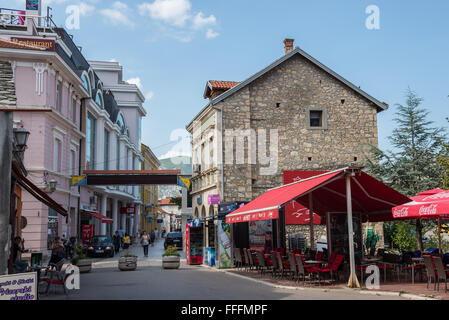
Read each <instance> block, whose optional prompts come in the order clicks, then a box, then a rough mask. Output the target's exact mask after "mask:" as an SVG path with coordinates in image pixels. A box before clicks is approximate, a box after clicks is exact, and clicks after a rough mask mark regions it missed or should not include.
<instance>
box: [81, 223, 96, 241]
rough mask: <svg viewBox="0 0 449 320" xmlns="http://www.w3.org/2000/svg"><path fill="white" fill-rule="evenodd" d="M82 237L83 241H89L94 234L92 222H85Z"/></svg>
mask: <svg viewBox="0 0 449 320" xmlns="http://www.w3.org/2000/svg"><path fill="white" fill-rule="evenodd" d="M81 232H82V234H81V239H82V242H83V243H88V242H89V241H90V239H91V238H92V237H93V236H94V226H93V225H92V224H85V225H83V226H82V229H81Z"/></svg>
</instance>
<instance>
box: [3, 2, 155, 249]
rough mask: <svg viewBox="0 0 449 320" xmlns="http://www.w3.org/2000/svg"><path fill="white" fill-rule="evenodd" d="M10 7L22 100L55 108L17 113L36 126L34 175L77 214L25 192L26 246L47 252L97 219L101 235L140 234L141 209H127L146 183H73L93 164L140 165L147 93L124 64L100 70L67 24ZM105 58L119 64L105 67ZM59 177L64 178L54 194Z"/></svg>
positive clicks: (7, 33)
mask: <svg viewBox="0 0 449 320" xmlns="http://www.w3.org/2000/svg"><path fill="white" fill-rule="evenodd" d="M24 2H25V1H24ZM3 12H5V11H4V10H2V13H3ZM10 12H11V14H10V20H9V21H7V22H6V24H5V25H4V26H2V28H1V29H0V59H1V60H5V61H9V62H10V63H11V65H12V67H13V72H14V83H15V86H16V95H17V106H18V108H21V109H27V110H29V109H33V108H35V109H36V108H39V109H46V110H48V111H47V112H42V111H39V112H14V123H15V125H16V126H23V127H24V128H26V129H27V130H29V131H30V132H31V134H30V138H29V140H28V149H27V151H26V152H25V160H24V164H25V167H26V169H27V171H28V172H29V175H28V178H29V179H30V180H32V182H33V183H35V184H36V185H37V186H39V187H40V188H41V189H43V190H46V192H48V193H51V197H52V198H53V199H54V200H55V201H56V202H58V203H59V204H60V205H61V206H62V207H64V208H67V209H68V210H67V211H68V212H69V217H68V219H66V218H65V217H62V216H58V214H57V213H56V212H55V211H53V210H52V209H49V208H48V207H46V206H45V205H43V204H42V203H40V202H38V201H37V200H35V199H34V198H32V197H31V196H30V195H28V194H27V193H26V192H25V194H24V196H23V210H22V215H23V216H25V217H26V218H27V221H28V224H27V226H26V227H25V228H24V229H23V230H22V235H23V237H24V238H25V241H26V247H27V248H28V249H32V250H39V251H44V252H45V250H47V246H48V242H49V241H51V240H52V239H53V238H54V237H55V236H56V235H59V236H63V237H67V238H68V237H70V236H79V235H80V234H81V230H82V228H83V227H82V226H83V225H92V226H93V229H94V233H95V234H109V235H110V234H111V233H113V232H114V231H115V230H118V229H121V230H124V231H125V232H128V233H131V234H135V233H136V231H137V230H138V225H137V224H138V221H139V212H138V211H137V212H135V214H134V215H127V214H122V215H121V214H120V211H121V210H120V209H121V208H122V207H134V206H135V207H136V208H139V206H138V204H139V203H140V192H139V190H138V189H139V188H138V187H123V186H121V187H118V186H108V187H100V186H99V187H95V186H83V187H71V177H72V176H73V175H81V174H83V171H84V170H85V169H100V170H104V169H105V170H108V169H109V170H115V169H123V170H126V169H136V170H137V169H140V163H141V161H142V160H143V158H142V156H141V152H140V123H141V118H142V117H143V116H145V115H146V112H145V110H144V109H143V107H142V104H143V102H144V98H143V95H142V93H141V92H140V90H139V89H138V88H137V87H136V86H135V85H130V84H127V83H125V82H123V81H122V79H121V72H122V71H121V69H122V67H121V66H120V65H119V64H118V63H115V64H113V65H112V64H111V65H108V63H101V62H95V63H94V64H95V68H97V69H98V72H97V71H96V70H95V68H93V67H92V65H91V64H90V63H89V62H88V61H87V60H86V59H85V58H84V56H83V55H82V53H81V52H80V50H79V49H78V47H77V45H76V44H75V43H74V42H73V40H72V37H71V36H70V35H69V34H67V32H66V31H65V30H64V29H62V28H57V27H56V26H51V25H40V24H39V22H44V21H45V20H44V19H38V18H36V17H35V15H36V14H37V13H34V12H30V11H27V16H26V18H25V19H24V22H25V23H22V22H21V20H20V19H18V17H19V16H18V14H19V13H18V11H17V12H15V11H10ZM39 20H40V21H39ZM103 64H104V65H105V66H108V67H110V69H111V70H109V71H104V70H101V66H102V65H103ZM108 72H109V73H108ZM114 77H116V78H114ZM103 82H104V83H103ZM51 180H55V181H57V187H56V190H53V192H51V191H52V190H49V182H50V181H51ZM100 215H103V216H104V217H109V218H111V219H112V220H113V223H105V221H106V219H102V218H101V216H100ZM135 221H136V222H135Z"/></svg>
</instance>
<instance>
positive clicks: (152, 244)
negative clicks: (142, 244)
mask: <svg viewBox="0 0 449 320" xmlns="http://www.w3.org/2000/svg"><path fill="white" fill-rule="evenodd" d="M155 238H156V234H155V233H154V230H153V231H151V234H150V239H151V246H152V247H154V240H155Z"/></svg>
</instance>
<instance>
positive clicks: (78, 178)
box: [71, 175, 87, 187]
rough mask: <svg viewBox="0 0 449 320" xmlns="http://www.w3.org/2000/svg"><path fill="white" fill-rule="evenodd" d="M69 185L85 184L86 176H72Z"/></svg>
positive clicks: (78, 185)
mask: <svg viewBox="0 0 449 320" xmlns="http://www.w3.org/2000/svg"><path fill="white" fill-rule="evenodd" d="M71 185H72V186H75V187H82V186H85V185H87V176H86V175H84V176H72V181H71Z"/></svg>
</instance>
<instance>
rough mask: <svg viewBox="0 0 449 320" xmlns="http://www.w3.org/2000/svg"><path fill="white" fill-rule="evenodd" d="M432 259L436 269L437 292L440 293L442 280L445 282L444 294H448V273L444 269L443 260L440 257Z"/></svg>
mask: <svg viewBox="0 0 449 320" xmlns="http://www.w3.org/2000/svg"><path fill="white" fill-rule="evenodd" d="M432 259H433V263H434V265H435V268H436V279H437V286H438V289H437V290H438V291H440V280H444V292H445V293H446V292H447V277H448V272H447V270H446V269H445V268H444V266H443V260H442V259H441V258H440V257H433V258H432Z"/></svg>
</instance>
